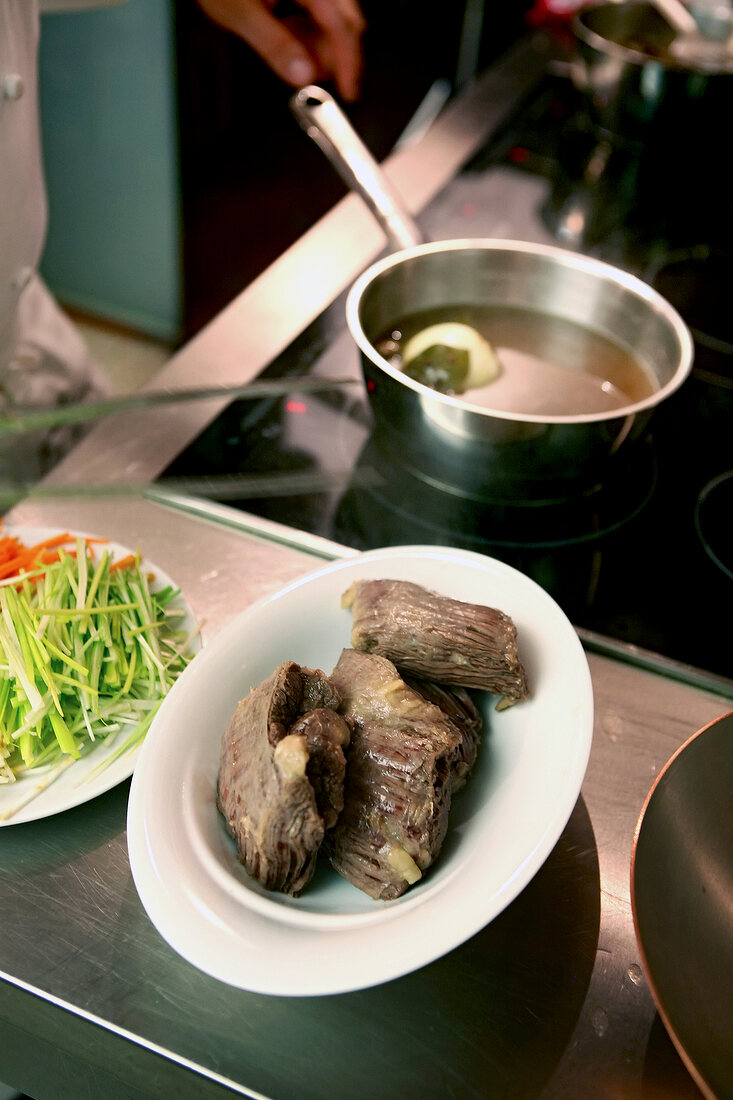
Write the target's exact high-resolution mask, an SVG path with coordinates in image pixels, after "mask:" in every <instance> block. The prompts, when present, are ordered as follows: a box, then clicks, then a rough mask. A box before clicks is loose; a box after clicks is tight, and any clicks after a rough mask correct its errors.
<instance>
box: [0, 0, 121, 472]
mask: <svg viewBox="0 0 733 1100" xmlns="http://www.w3.org/2000/svg"><path fill="white" fill-rule="evenodd" d="M99 3H100V0H93V5H92V3H91V2H90V0H44V3H43V7H44V8H45V7H47V6H48V7H49V8H51V9H60V8H61V7H65V8H68V9H73V8H80V7H87V6H99ZM38 40H39V0H0V409H1V408H2V407H3V406H5V405H8V404H14V405H44V406H45V405H54V404H57V403H59V402H69V401H80V400H84V399H85V398H87V397H89V396H92V395H96V394H103V393H105V392H106V391H107V385H106V382H105V381H104V378H103V376H102V375H101V374H100V372H99V371H98V370H97V368H96V367H95V366H94V364H93V363H92V361H91V359H90V356H89V354H88V351H87V349H86V346H85V344H84V342H83V340H82V338H81V336H80V334H79V332H78V330H77V329H76V328H75V327H74V325H73V324H72V323H71V321H70V320H69V319H68V317H67V316H66V315H65V314H64V312H63V311H62V310H61V309H60V308H59V306H58V305H57V303H56V302H55V300H54V298H53V296H52V295H51V294H50V293H49V291H48V290H47V288H46V286H45V285H44V283H43V281H42V279H41V278H40V276H39V275H38V271H37V267H38V264H39V262H40V258H41V254H42V250H43V243H44V238H45V232H46V220H47V209H46V195H45V188H44V181H43V167H42V155H41V139H40V121H39V109H38ZM44 438H45V437H44ZM63 438H65V439H66V440H67V445H68V441H69V433H68V432H67V433H65V436H63ZM48 441H49V446H50V447H51V450H50V452H48V453H46V452H47V451H48V447H46V445H45V444H44V446H43V447H41V450H42V451H43V452H44V453H43V454H40V455H39V456H35V454H34V451H37V450H38V449H39V446H40V443H41V440H40V437H38V436H36V437H34V438H33V439H28V438H27V437H25V436H22V437H19V439H18V440H17V441H16V443H18V444H20V445H21V450H20V451H16V456H19V455H20V454H21V453H22V454H23V457H22V459H21V458H19V457H18V458H17V461H16V465H17V463H18V462H20V464H21V465H24V467H25V469H24V474H23V478H25V477H28V478H32V477H34V476H37V474H38V473H39V472H40V471H42V470H43V469H47V468H48V466H49V465H50V464H51V463H52V462H53V460H54V456H55V455H58V454H59V453H60V451H61V450H63V449H64V444H63V442H62V435H61V434H59V433H56V434H55V435H52V436H50V437H48ZM0 450H2V451H3V452H4V451H5V450H6V448H5V447H1V448H0ZM5 465H6V463H5V462H4V461H2V462H0V475H2V473H3V472H4V473H5V475H6V476H9V475H8V471H7V470H5V471H3V469H2V467H3V466H5Z"/></svg>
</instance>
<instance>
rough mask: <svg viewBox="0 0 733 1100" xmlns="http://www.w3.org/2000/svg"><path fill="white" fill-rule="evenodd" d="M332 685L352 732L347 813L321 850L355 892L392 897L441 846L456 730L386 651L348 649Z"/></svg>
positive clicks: (456, 750)
mask: <svg viewBox="0 0 733 1100" xmlns="http://www.w3.org/2000/svg"><path fill="white" fill-rule="evenodd" d="M331 681H332V683H333V685H334V687H335V688H336V690H337V691H338V692H339V694H340V695H341V698H342V704H341V711H342V713H343V714H345V715H346V717H347V718H348V719H349V720H350V721H351V723H352V727H353V729H352V736H351V743H350V745H349V748H348V750H347V768H346V787H345V791H344V809H343V812H342V814H341V816H340V817H339V819H338V821H337V823H336V825H335V826H334V828H333V829H332V830H331V831H330V832H329V834H328V836H327V838H326V842H325V844H324V851H327V852H328V855H329V858H330V860H331V863H332V865H333V866H334V867H335V868H336V870H337V871H338V872H339V873H340V874H342V875H343V876H344V877H345V878H347V879H348V880H349V881H350V882H352V883H353V884H354V885H355V886H358V887H359V889H360V890H364V891H365V892H366V893H367V894H369V895H370V896H371V897H373V898H379V899H382V900H389V899H392V898H397V897H399V896H400V894H403V893H404V891H405V890H406V889H407V888H408V886H410V885H411V884H412V883H413V882H416V881H417V880H418V879H419V878H421V876H422V872H423V871H424V870H426V868H428V867H429V866H430V865H431V863H433V861H434V860H435V858H436V856H437V855H438V852H439V851H440V847H441V844H442V843H443V839H444V837H445V833H446V828H447V825H448V812H449V810H450V796H451V773H452V769H453V767H454V765H455V763H456V760H457V758H458V755H459V752H460V745H461V735H460V733H459V732H458V730H457V729H456V727H455V726H454V725H453V723H452V722H451V721H450V720H449V719H448V718H447V717H446V715H445V714H444V713H443V711H442V710H441V709H440V708H439V707H437V706H435V705H434V704H433V703H430V702H428V701H427V700H426V699H425V698H423V696H422V695H420V694H418V692H416V691H414V690H413V689H412V688H411V687H409V686H408V685H407V684H406V683H405V682H404V680H402V678H401V677H400V675H399V673H398V672H397V670H396V668H395V666H394V665H393V664H392V662H391V661H388V660H386V659H385V658H384V657H379V656H376V655H374V654H368V653H358V652H357V651H356V650H353V649H345V650H344V651H343V653H342V654H341V657H340V658H339V662H338V664H337V665H336V668H335V669H334V671H333V673H332V674H331Z"/></svg>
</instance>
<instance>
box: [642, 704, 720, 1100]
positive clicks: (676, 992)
mask: <svg viewBox="0 0 733 1100" xmlns="http://www.w3.org/2000/svg"><path fill="white" fill-rule="evenodd" d="M732 826H733V711H732V712H730V713H729V714H727V715H725V716H724V717H722V718H720V719H718V720H716V721H715V722H713V723H712V724H710V725H708V726H706V727H705V728H703V729H701V730H699V731H698V732H697V733H695V734H694V735H693V736H692V737H691V738H690V739H689V740H688V741H687V742H685V744H684V745H683V746H682V747H681V748H679V749H678V750H677V751H676V752H675V753H674V755H673V756H672V757H671V759H670V760H669V761H668V762H667V763H666V764H665V766H664V768H663V769H662V771H661V773H660V774H659V776H658V777H657V779H656V780H655V781H654V784H653V786H652V788H651V790H650V792H649V795H648V797H647V799H646V801H645V803H644V807H643V809H642V812H641V815H640V818H639V823H638V826H637V830H636V835H635V838H634V846H633V852H632V865H631V903H632V912H633V915H634V927H635V929H636V934H637V938H638V940H639V944H640V947H641V951H642V962H643V966H644V970H645V973H646V975H647V979H648V981H649V984H650V988H651V991H652V995H653V997H654V1000H655V1002H656V1004H657V1006H658V1008H659V1011H660V1013H661V1015H662V1018H663V1020H664V1022H665V1025H666V1027H667V1029H668V1031H669V1033H670V1035H671V1036H672V1039H673V1040H674V1043H675V1045H676V1046H677V1049H678V1050H679V1051H680V1054H681V1055H682V1057H683V1060H684V1061H685V1063H686V1064H687V1065H688V1066H689V1067H690V1069H691V1071H692V1073H693V1076H694V1077H695V1079H696V1080H697V1081H698V1083H699V1084H700V1086H701V1088H702V1089H703V1090H704V1092H705V1093H706V1095H709V1096H711V1097H721V1098H722V1097H726V1096H730V1095H731V1094H733V1041H731V1040H732V1038H733V1037H732V1035H731V1020H732V1016H731V1006H732V1005H733V921H731V913H732V912H733V845H731V827H732Z"/></svg>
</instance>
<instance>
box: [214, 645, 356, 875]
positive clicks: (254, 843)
mask: <svg viewBox="0 0 733 1100" xmlns="http://www.w3.org/2000/svg"><path fill="white" fill-rule="evenodd" d="M339 702H340V697H339V695H338V693H337V692H336V691H335V690H334V688H333V686H332V685H331V684H330V683H329V681H328V679H327V677H326V676H325V674H324V673H323V672H320V671H319V670H315V671H314V670H312V669H306V668H300V667H299V666H298V665H297V664H295V663H294V662H292V661H288V662H286V663H285V664H282V665H280V667H279V668H277V669H275V671H274V672H273V673H272V675H271V676H269V677H268V679H267V680H264V681H263V682H262V683H261V684H259V685H258V686H257V687H255V688H253V689H252V690H251V691H250V693H249V695H247V696H246V698H244V699H243V700H242V701H241V702H240V703H239V705H238V706H237V709H236V711H235V712H234V714H233V716H232V718H231V719H230V721H229V724H228V726H227V729H226V732H225V734H224V736H223V738H222V744H221V758H220V767H219V780H218V792H217V805H218V807H219V810H220V811H221V813H222V814H223V816H224V820H225V822H226V827H227V830H228V831H229V833H230V834H231V836H232V837H233V838H234V840H235V842H236V845H237V852H238V854H239V858H240V860H241V861H242V863H243V864H244V866H245V867H246V868H247V871H248V872H249V874H250V875H252V876H253V877H254V878H256V879H257V880H258V881H259V882H261V883H262V885H263V886H265V887H267V888H268V889H269V890H281V891H283V892H284V893H286V894H292V895H297V894H299V893H300V892H301V890H302V889H303V887H304V886H306V884H307V883H308V881H309V880H310V878H311V876H312V874H313V871H314V869H315V861H316V856H317V854H318V850H319V848H320V846H321V843H322V841H323V837H324V833H325V830H326V829H327V828H329V826H330V825H332V824H333V823H334V821H335V820H336V817H337V816H338V813H339V812H340V809H341V807H342V805H343V779H344V770H345V756H344V751H343V750H344V747H345V746H346V745H347V744H348V742H349V737H350V728H349V724H348V722H347V721H346V720H345V719H344V718H342V717H340V716H339V715H338V714H337V713H336V712H335V710H333V709H331V708H332V707H334V706H338V704H339Z"/></svg>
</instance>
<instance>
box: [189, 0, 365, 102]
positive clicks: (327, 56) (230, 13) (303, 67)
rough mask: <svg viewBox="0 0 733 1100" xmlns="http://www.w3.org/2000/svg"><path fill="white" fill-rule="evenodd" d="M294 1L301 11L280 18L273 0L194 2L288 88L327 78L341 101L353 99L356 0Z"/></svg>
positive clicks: (357, 54)
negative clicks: (245, 45)
mask: <svg viewBox="0 0 733 1100" xmlns="http://www.w3.org/2000/svg"><path fill="white" fill-rule="evenodd" d="M297 2H298V6H299V7H300V8H301V9H302V11H301V12H299V13H298V14H296V15H294V16H292V17H288V18H280V17H279V16H278V15H277V14H276V6H277V0H198V4H199V7H200V8H201V9H202V10H203V11H204V12H205V13H206V15H208V17H209V18H210V19H211V20H212V21H213V22H214V23H218V24H219V25H220V26H222V27H224V28H226V29H227V30H229V31H232V32H233V33H234V34H236V35H238V36H239V37H240V38H242V39H244V41H245V42H246V43H247V44H248V45H249V46H251V48H252V49H253V50H254V51H255V53H257V54H259V56H260V57H261V58H262V60H263V61H264V62H265V63H266V64H267V65H269V67H270V68H271V69H272V71H273V72H274V73H276V74H277V76H279V77H280V78H281V79H282V80H284V81H285V82H286V83H287V84H290V85H292V86H293V87H295V88H299V87H302V86H303V85H304V84H311V83H313V82H314V81H317V80H327V79H332V80H333V81H334V82H335V84H336V88H337V90H338V93H339V95H340V96H341V97H342V98H343V99H345V100H348V101H352V100H354V99H356V97H357V96H358V94H359V83H360V79H361V68H362V52H361V36H362V34H363V33H364V29H365V26H366V24H365V22H364V16H363V15H362V12H361V8H360V7H359V4H358V2H357V0H297Z"/></svg>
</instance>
